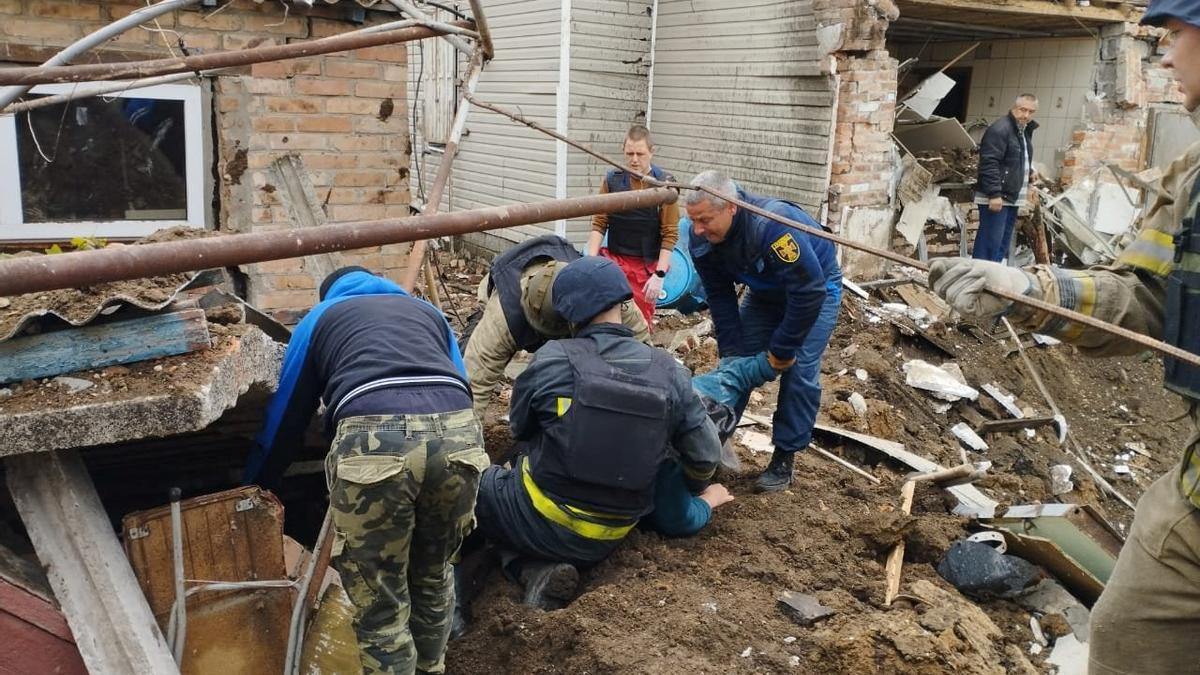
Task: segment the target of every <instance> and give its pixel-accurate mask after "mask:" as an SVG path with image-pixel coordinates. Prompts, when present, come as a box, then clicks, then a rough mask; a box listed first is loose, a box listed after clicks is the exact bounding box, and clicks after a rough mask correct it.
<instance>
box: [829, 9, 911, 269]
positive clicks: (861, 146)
mask: <svg viewBox="0 0 1200 675" xmlns="http://www.w3.org/2000/svg"><path fill="white" fill-rule="evenodd" d="M814 10H815V12H816V15H817V23H818V25H819V26H820V32H819V33H818V36H819V39H820V41H821V43H822V47H823V48H824V49H826V50H827V51H828V53H829V57H826V58H827V59H830V62H829V64H828V65H827V67H828V68H830V69H831V70H832V69H833V68H836V76H837V82H838V103H837V110H836V111H835V117H834V138H833V152H832V157H831V160H830V176H829V197H828V200H829V201H828V204H829V212H828V216H827V223H828V224H829V226H830V227H832V228H833V229H834V230H835V231H836V230H839V228H840V226H841V224H842V219H843V217H844V215H845V214H846V213H847V211H848V209H858V208H873V209H879V208H890V194H889V193H890V186H891V179H892V175H893V173H894V169H895V164H894V157H893V152H894V151H893V144H892V139H891V132H892V129H893V127H894V120H895V114H896V86H897V82H896V80H897V67H898V62H897V61H896V60H895V59H894V58H892V57H891V56H890V55H889V54H888V52H887V50H886V45H885V42H884V36H885V34H886V32H887V26H888V23H889V22H890V21H892V20H894V19H895V18H896V17H897V16H898V15H899V12H898V11H897V10H896V7H895V5H894V4H893V3H892V2H891V0H867V1H866V2H862V1H859V0H816V1H815V2H814ZM886 227H887V228H888V231H886V232H884V231H880V232H862V233H853V234H851V233H845V234H847V236H854V237H856V238H859V239H863V240H864V241H866V242H868V243H871V244H874V245H881V246H886V245H887V243H888V241H889V240H890V238H891V231H890V228H891V224H890V223H888V224H887V225H886ZM846 265H847V267H846V272H847V274H849V275H851V276H854V277H856V278H863V277H870V276H874V275H875V274H876V273H877V272H879V271H880V270H882V269H883V266H882V265H881V264H879V261H878V259H875V258H868V257H863V256H854V257H853V260H847V261H846Z"/></svg>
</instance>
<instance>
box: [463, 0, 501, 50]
mask: <svg viewBox="0 0 1200 675" xmlns="http://www.w3.org/2000/svg"><path fill="white" fill-rule="evenodd" d="M468 2H469V3H470V5H471V18H472V19H474V20H475V30H476V31H478V32H479V47H480V48H481V49H483V59H484V60H485V61H491V60H492V57H494V56H495V55H496V48H495V46H493V44H492V29H491V28H490V27H488V20H487V17H486V16H484V14H483V3H482V2H480V0H468Z"/></svg>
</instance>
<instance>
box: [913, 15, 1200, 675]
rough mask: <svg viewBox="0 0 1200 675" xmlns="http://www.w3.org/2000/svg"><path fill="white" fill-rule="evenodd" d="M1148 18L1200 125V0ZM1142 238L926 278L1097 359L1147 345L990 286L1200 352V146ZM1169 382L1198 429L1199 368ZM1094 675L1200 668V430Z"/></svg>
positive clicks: (1103, 621) (1107, 627)
mask: <svg viewBox="0 0 1200 675" xmlns="http://www.w3.org/2000/svg"><path fill="white" fill-rule="evenodd" d="M1142 22H1143V23H1148V24H1151V25H1155V26H1165V27H1166V28H1167V30H1168V31H1170V32H1169V33H1168V35H1167V39H1166V40H1165V42H1169V43H1170V44H1169V47H1168V49H1167V50H1166V53H1165V54H1164V55H1163V58H1162V64H1163V65H1164V66H1166V67H1167V68H1170V69H1172V70H1174V71H1175V75H1176V77H1177V78H1178V79H1179V83H1180V85H1181V86H1182V89H1183V94H1184V105H1185V106H1186V108H1187V109H1188V111H1189V112H1191V113H1192V118H1193V120H1194V121H1195V122H1196V123H1197V125H1198V126H1200V2H1196V0H1152V2H1151V3H1150V6H1149V7H1148V8H1147V10H1146V14H1145V16H1144V17H1143V19H1142ZM1159 187H1160V188H1161V190H1160V192H1159V193H1158V194H1157V195H1156V196H1155V197H1154V199H1153V200H1152V201H1151V204H1150V209H1149V211H1148V212H1147V215H1146V219H1145V223H1144V224H1143V226H1142V230H1141V232H1140V233H1139V234H1138V238H1137V239H1136V240H1135V241H1134V242H1133V243H1132V244H1130V245H1129V247H1128V248H1126V249H1125V250H1124V251H1123V252H1122V253H1121V255H1120V257H1118V258H1117V261H1116V262H1115V263H1114V264H1113V265H1112V266H1108V267H1093V268H1090V269H1086V270H1064V269H1059V268H1057V267H1053V266H1050V265H1037V266H1034V267H1029V268H1026V269H1018V268H1014V267H1005V266H1003V265H999V264H996V263H992V262H984V261H981V260H969V259H964V258H942V259H938V260H935V261H933V264H932V265H930V272H929V283H930V285H931V286H932V287H933V289H934V290H935V291H936V292H937V293H938V294H939V295H941V296H942V297H943V298H946V299H947V300H948V301H949V302H950V303H951V304H952V305H953V306H954V308H955V309H956V310H958V311H959V312H960V313H962V314H964V315H967V316H971V317H977V318H982V319H991V318H992V317H995V316H999V315H1004V314H1007V315H1008V316H1009V318H1011V319H1012V321H1013V323H1017V324H1020V325H1022V326H1024V327H1025V328H1027V329H1029V330H1031V331H1034V332H1037V333H1044V334H1050V335H1056V336H1058V337H1060V338H1062V339H1063V340H1064V341H1067V342H1070V343H1071V344H1074V345H1076V346H1077V347H1079V348H1080V349H1081V350H1083V351H1084V352H1085V353H1089V354H1093V355H1096V356H1107V355H1115V354H1132V353H1136V352H1138V351H1141V350H1142V349H1143V348H1142V347H1140V346H1138V345H1136V344H1134V343H1133V342H1128V341H1125V340H1122V339H1120V338H1117V337H1114V336H1113V335H1112V334H1110V333H1107V332H1104V331H1100V330H1096V329H1094V328H1089V327H1088V326H1084V325H1081V324H1077V323H1069V322H1067V321H1064V320H1063V319H1059V318H1057V317H1055V316H1052V315H1050V314H1046V313H1044V312H1041V311H1038V310H1035V309H1031V308H1029V307H1025V306H1020V305H1015V304H1014V303H1012V302H1010V301H1008V300H1005V299H1004V298H1001V297H999V296H996V295H992V294H990V293H988V292H987V291H986V290H985V289H986V288H988V287H991V288H997V289H1005V290H1009V291H1011V292H1015V293H1022V294H1024V295H1027V296H1030V297H1033V298H1037V299H1040V300H1045V301H1046V302H1050V303H1052V304H1056V305H1059V306H1061V307H1066V308H1068V309H1073V310H1075V311H1079V312H1083V313H1085V314H1088V315H1090V316H1093V317H1095V318H1097V319H1102V320H1104V321H1108V322H1111V323H1115V324H1118V325H1120V326H1124V327H1125V328H1128V329H1130V330H1134V331H1137V332H1139V333H1145V334H1149V335H1154V336H1161V337H1162V339H1163V340H1166V341H1167V342H1169V343H1170V344H1172V345H1175V346H1177V347H1179V348H1181V349H1184V350H1186V351H1188V352H1191V353H1192V354H1200V230H1198V229H1197V228H1200V144H1197V145H1193V146H1192V147H1191V148H1189V149H1188V150H1187V151H1186V152H1185V153H1184V154H1183V156H1182V157H1180V158H1179V159H1177V160H1176V161H1175V162H1174V163H1173V164H1171V165H1170V167H1169V168H1168V169H1167V170H1166V173H1164V175H1163V177H1162V179H1161V180H1160V184H1159ZM1164 384H1165V386H1166V387H1167V388H1168V389H1170V390H1171V391H1173V392H1176V393H1178V394H1179V395H1181V396H1182V397H1183V398H1184V400H1185V401H1186V402H1187V403H1188V404H1189V415H1190V417H1191V419H1192V424H1193V427H1196V428H1200V368H1196V367H1194V366H1191V365H1187V364H1185V363H1181V362H1179V361H1177V360H1175V359H1171V358H1168V359H1166V373H1165V377H1164ZM1090 634H1091V639H1090V640H1088V644H1089V652H1090V653H1089V660H1090V667H1089V672H1091V673H1092V674H1093V675H1114V674H1116V673H1129V674H1132V673H1138V674H1139V675H1158V674H1163V675H1165V674H1166V673H1172V674H1174V673H1180V674H1182V673H1192V674H1196V673H1200V656H1198V655H1197V650H1196V644H1197V643H1196V640H1197V638H1198V637H1200V434H1193V435H1192V437H1191V439H1190V440H1189V441H1188V443H1187V447H1186V448H1185V450H1184V452H1183V461H1182V462H1181V463H1180V465H1179V466H1178V467H1177V468H1175V469H1173V470H1172V471H1170V472H1168V473H1167V474H1165V475H1163V476H1162V477H1160V478H1159V479H1158V480H1156V481H1155V482H1154V484H1153V485H1151V486H1150V487H1149V488H1147V489H1146V492H1145V493H1144V494H1143V495H1142V498H1141V500H1140V501H1138V505H1137V512H1136V515H1135V516H1134V519H1133V526H1132V527H1131V528H1130V531H1129V539H1128V541H1126V542H1125V545H1124V546H1123V547H1122V548H1121V555H1120V557H1119V558H1118V559H1117V565H1116V567H1115V568H1114V569H1113V572H1112V576H1111V577H1109V580H1108V583H1107V584H1106V585H1105V588H1104V593H1103V594H1101V596H1100V599H1099V600H1098V601H1097V602H1096V605H1095V607H1094V608H1093V609H1092V618H1091V628H1090Z"/></svg>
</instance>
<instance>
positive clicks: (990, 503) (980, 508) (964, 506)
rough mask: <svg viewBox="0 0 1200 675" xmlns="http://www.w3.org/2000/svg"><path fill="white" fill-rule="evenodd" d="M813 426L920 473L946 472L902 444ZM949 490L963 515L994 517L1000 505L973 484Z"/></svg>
mask: <svg viewBox="0 0 1200 675" xmlns="http://www.w3.org/2000/svg"><path fill="white" fill-rule="evenodd" d="M813 428H814V429H816V430H817V431H822V432H825V433H827V434H832V435H834V436H840V437H842V438H845V439H847V440H851V441H855V442H856V443H861V444H862V445H865V446H867V447H869V448H872V449H874V450H877V451H879V452H881V453H883V454H885V455H887V456H888V457H891V458H892V459H894V460H896V461H898V462H900V463H902V464H904V465H905V466H908V467H911V468H912V469H914V470H916V471H919V472H921V473H932V472H934V471H944V470H945V468H946V467H944V466H942V465H940V464H938V463H937V462H934V461H933V460H929V459H926V458H924V457H922V456H920V455H918V454H916V453H913V452H909V451H908V450H906V449H905V448H904V445H903V444H902V443H897V442H895V441H889V440H887V439H884V438H879V437H877V436H870V435H868V434H860V433H857V432H854V431H849V430H847V429H839V428H838V427H831V426H829V425H826V424H817V425H815V426H814V427H813ZM946 491H947V492H949V493H950V494H952V495H954V497H955V498H956V499H958V506H956V507H954V513H956V514H958V515H960V516H972V517H977V518H991V517H993V516H994V515H995V513H996V507H997V506H999V502H997V501H996V500H994V499H992V498H991V497H988V496H987V495H985V494H984V493H983V492H980V490H979V488H977V487H975V486H974V485H954V486H951V487H948V488H946Z"/></svg>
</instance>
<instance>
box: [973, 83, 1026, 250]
mask: <svg viewBox="0 0 1200 675" xmlns="http://www.w3.org/2000/svg"><path fill="white" fill-rule="evenodd" d="M1037 110H1038V100H1037V97H1036V96H1034V95H1033V94H1021V95H1020V96H1018V97H1017V100H1016V101H1014V102H1013V107H1012V110H1010V111H1009V112H1008V114H1007V115H1005V116H1004V117H1002V118H1000V119H998V120H996V121H995V122H994V123H993V124H992V126H990V127H988V130H987V132H986V133H984V135H983V142H981V143H980V144H979V182H978V183H977V184H976V185H975V203H976V204H978V205H979V233H978V234H976V235H975V248H974V249H973V250H972V252H971V255H972V256H973V257H975V258H977V259H979V260H990V261H992V262H1000V261H1002V260H1004V258H1005V256H1007V255H1008V247H1009V245H1010V244H1011V242H1012V234H1013V226H1014V225H1015V224H1016V222H1017V210H1018V209H1020V208H1021V207H1022V206H1024V205H1025V203H1026V201H1027V197H1028V193H1029V183H1030V180H1031V179H1032V177H1033V131H1034V129H1037V127H1038V124H1037V122H1034V121H1033V116H1034V115H1035V114H1037Z"/></svg>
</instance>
